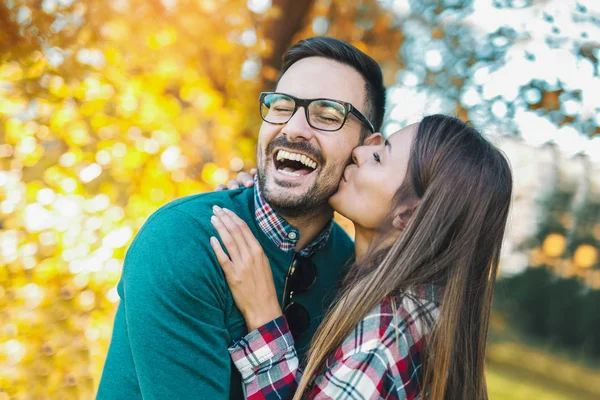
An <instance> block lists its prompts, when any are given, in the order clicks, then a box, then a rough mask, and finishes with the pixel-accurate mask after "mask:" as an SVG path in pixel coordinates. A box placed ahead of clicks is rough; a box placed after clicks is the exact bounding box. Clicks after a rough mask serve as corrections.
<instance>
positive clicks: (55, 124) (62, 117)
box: [50, 103, 78, 132]
mask: <svg viewBox="0 0 600 400" xmlns="http://www.w3.org/2000/svg"><path fill="white" fill-rule="evenodd" d="M77 116H78V113H77V109H76V108H75V106H73V105H72V104H70V103H63V106H62V107H59V108H58V109H57V110H56V111H55V112H54V114H52V117H51V118H50V129H52V130H53V131H55V132H61V131H62V130H63V129H64V128H65V126H66V125H67V124H68V123H69V122H71V121H73V120H75V119H77Z"/></svg>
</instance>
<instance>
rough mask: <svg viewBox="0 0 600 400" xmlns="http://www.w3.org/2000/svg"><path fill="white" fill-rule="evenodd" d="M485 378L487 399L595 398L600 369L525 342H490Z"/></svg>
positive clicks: (598, 396) (599, 396)
mask: <svg viewBox="0 0 600 400" xmlns="http://www.w3.org/2000/svg"><path fill="white" fill-rule="evenodd" d="M486 378H487V384H488V393H489V398H490V400H530V399H531V400H575V399H576V400H598V399H600V385H598V382H600V371H599V370H598V369H596V368H590V366H589V365H584V364H582V363H580V362H574V361H573V360H571V359H570V357H567V356H565V355H559V354H556V353H551V352H549V351H548V349H544V348H540V347H537V346H528V345H526V344H524V343H516V342H512V343H511V342H503V343H492V344H491V345H490V347H489V351H488V358H487V369H486Z"/></svg>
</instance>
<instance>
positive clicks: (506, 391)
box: [486, 364, 598, 400]
mask: <svg viewBox="0 0 600 400" xmlns="http://www.w3.org/2000/svg"><path fill="white" fill-rule="evenodd" d="M486 378H487V385H488V395H489V398H490V400H575V399H576V400H597V399H598V397H597V396H596V395H594V394H590V393H589V392H587V391H582V390H581V389H579V388H576V387H572V386H569V385H564V384H561V383H559V382H556V381H554V380H551V379H549V378H547V377H543V376H539V375H536V374H532V373H530V372H528V371H527V370H523V369H520V368H515V367H513V366H507V365H494V364H491V365H489V366H488V368H487V371H486Z"/></svg>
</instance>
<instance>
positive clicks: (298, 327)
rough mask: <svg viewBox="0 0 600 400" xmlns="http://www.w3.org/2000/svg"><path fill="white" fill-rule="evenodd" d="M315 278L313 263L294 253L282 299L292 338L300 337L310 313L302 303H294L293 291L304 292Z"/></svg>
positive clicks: (306, 328)
mask: <svg viewBox="0 0 600 400" xmlns="http://www.w3.org/2000/svg"><path fill="white" fill-rule="evenodd" d="M316 280H317V268H316V267H315V264H313V262H312V261H310V260H309V259H308V258H306V257H302V256H299V255H295V256H294V260H293V261H292V265H291V266H290V271H289V273H288V275H287V277H286V278H285V286H284V288H283V299H282V304H283V314H284V315H285V318H286V319H287V322H288V326H289V327H290V331H291V332H292V336H293V337H294V340H298V339H300V338H301V337H302V336H303V335H304V334H305V333H306V331H308V328H309V327H310V314H309V313H308V311H307V310H306V308H304V307H303V306H302V305H300V304H298V303H294V301H293V297H294V293H302V292H306V291H307V290H308V289H310V288H311V287H312V285H314V283H315V281H316ZM288 290H289V291H288Z"/></svg>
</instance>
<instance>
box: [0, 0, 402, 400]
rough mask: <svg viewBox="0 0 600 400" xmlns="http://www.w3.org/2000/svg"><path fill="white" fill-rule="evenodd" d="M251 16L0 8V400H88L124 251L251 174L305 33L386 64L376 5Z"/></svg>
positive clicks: (245, 9) (159, 7) (60, 4)
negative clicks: (277, 83) (148, 223)
mask: <svg viewBox="0 0 600 400" xmlns="http://www.w3.org/2000/svg"><path fill="white" fill-rule="evenodd" d="M251 3H252V2H246V1H241V0H229V1H210V0H205V1H189V2H184V1H182V2H175V1H162V2H160V1H156V0H151V1H142V0H131V1H115V2H112V1H111V2H105V1H98V0H89V1H85V2H83V1H72V0H67V1H58V0H45V1H41V2H40V1H25V0H23V1H19V0H14V1H13V0H11V1H8V2H2V3H1V4H0V170H1V171H0V204H1V205H0V228H1V231H0V239H1V243H2V245H1V246H2V247H1V253H0V264H1V265H2V267H1V268H0V308H1V310H2V313H1V314H0V318H1V319H0V326H1V328H0V343H1V345H0V346H1V348H0V399H4V398H11V399H12V398H15V399H16V398H19V399H44V398H61V399H75V398H91V397H92V396H93V394H94V391H95V387H96V385H97V382H98V379H99V375H100V372H101V368H102V365H103V362H104V357H105V353H106V349H107V347H108V343H109V340H110V334H111V329H112V318H113V314H114V310H115V303H116V302H117V301H118V296H117V295H116V291H115V289H114V287H115V285H116V283H117V281H118V279H119V276H120V270H121V267H122V260H123V257H124V254H125V251H126V248H127V245H128V244H129V242H130V240H131V238H132V237H133V236H134V234H135V232H137V231H138V229H139V228H140V227H141V225H142V223H143V222H144V221H145V219H146V218H147V217H148V216H149V214H151V213H152V212H153V211H154V210H156V209H157V208H158V207H159V206H161V205H162V204H165V203H166V202H168V201H170V200H172V199H174V198H177V197H181V196H185V195H189V194H193V193H198V192H202V191H207V190H212V188H213V187H214V185H215V184H217V183H222V182H223V181H225V180H226V179H227V178H228V177H229V176H230V174H231V172H232V171H239V170H241V169H242V168H249V167H250V166H252V165H253V162H254V155H255V154H254V151H255V137H256V134H257V132H258V125H259V116H258V115H257V112H256V108H257V97H258V93H259V92H260V90H261V88H263V87H270V85H271V84H272V81H273V80H274V79H275V78H276V75H277V69H278V67H279V62H280V61H279V60H280V58H281V54H282V53H283V52H284V51H285V49H286V48H287V47H288V46H289V45H290V43H291V42H292V41H295V40H297V39H299V38H302V37H305V36H312V35H314V33H313V32H312V31H311V28H310V26H305V25H306V24H305V22H306V21H308V20H310V19H311V18H314V17H315V16H318V15H327V16H330V15H333V16H334V18H333V19H332V26H331V27H330V28H331V29H330V32H329V34H331V35H334V36H337V37H338V38H342V39H346V40H349V41H351V42H352V43H354V44H355V45H357V46H358V47H360V48H362V49H364V50H366V51H368V52H369V53H371V54H373V56H375V57H376V58H378V60H380V61H382V62H385V61H386V60H391V61H393V60H394V51H392V50H391V49H397V48H398V45H399V40H400V36H401V35H400V33H399V32H398V31H397V30H393V29H391V28H392V26H391V25H390V22H391V17H390V15H389V14H386V13H384V12H382V11H381V10H379V9H378V8H377V7H376V1H375V0H373V1H317V2H313V1H291V0H290V1H276V2H275V3H274V4H273V6H272V7H266V8H265V9H263V10H261V9H257V7H261V4H258V3H260V2H254V3H255V4H254V6H253V7H254V11H251V10H250V8H252V4H251ZM356 20H365V21H369V26H368V27H363V28H360V27H359V26H357V25H356V24H355V21H356ZM382 35H385V37H386V41H385V42H382V41H381V40H375V36H377V37H381V36H382Z"/></svg>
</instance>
